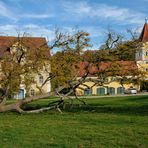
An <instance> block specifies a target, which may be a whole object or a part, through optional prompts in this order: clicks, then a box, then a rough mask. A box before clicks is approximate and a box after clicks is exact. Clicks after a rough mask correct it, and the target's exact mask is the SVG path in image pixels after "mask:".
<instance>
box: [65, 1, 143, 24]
mask: <svg viewBox="0 0 148 148" xmlns="http://www.w3.org/2000/svg"><path fill="white" fill-rule="evenodd" d="M63 8H64V10H65V12H66V14H72V15H73V16H75V18H79V19H81V18H82V17H90V18H94V19H102V20H104V19H106V20H107V19H109V20H112V21H116V22H122V23H124V24H141V23H143V19H144V18H145V14H143V13H141V12H136V11H132V10H130V9H128V8H120V7H117V6H111V5H106V4H96V5H91V4H89V3H87V2H86V1H81V2H77V3H75V2H66V1H64V2H63Z"/></svg>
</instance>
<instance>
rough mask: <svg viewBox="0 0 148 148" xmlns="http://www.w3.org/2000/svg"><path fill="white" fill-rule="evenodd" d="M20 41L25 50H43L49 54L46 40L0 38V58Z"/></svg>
mask: <svg viewBox="0 0 148 148" xmlns="http://www.w3.org/2000/svg"><path fill="white" fill-rule="evenodd" d="M18 41H20V43H21V44H22V45H24V46H25V47H26V48H27V49H38V48H45V49H46V51H47V54H49V48H48V45H47V42H46V39H45V38H43V37H19V38H18V37H13V36H0V56H2V55H3V53H5V52H6V51H7V49H9V48H10V47H11V46H12V45H13V44H15V43H16V42H18Z"/></svg>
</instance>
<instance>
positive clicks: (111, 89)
mask: <svg viewBox="0 0 148 148" xmlns="http://www.w3.org/2000/svg"><path fill="white" fill-rule="evenodd" d="M107 92H108V94H109V95H114V94H115V88H114V87H109V88H108V89H107Z"/></svg>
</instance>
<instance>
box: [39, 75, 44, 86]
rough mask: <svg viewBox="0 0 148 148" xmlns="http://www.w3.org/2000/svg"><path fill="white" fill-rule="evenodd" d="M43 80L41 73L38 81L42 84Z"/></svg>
mask: <svg viewBox="0 0 148 148" xmlns="http://www.w3.org/2000/svg"><path fill="white" fill-rule="evenodd" d="M43 81H44V79H43V76H42V75H39V83H40V84H43Z"/></svg>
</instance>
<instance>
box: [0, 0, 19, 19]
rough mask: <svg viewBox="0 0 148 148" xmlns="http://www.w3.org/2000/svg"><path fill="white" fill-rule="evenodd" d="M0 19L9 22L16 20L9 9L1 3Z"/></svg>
mask: <svg viewBox="0 0 148 148" xmlns="http://www.w3.org/2000/svg"><path fill="white" fill-rule="evenodd" d="M0 17H6V18H9V19H11V20H16V17H15V16H14V15H13V13H12V12H11V11H10V9H9V7H8V6H7V5H6V4H5V3H3V2H2V1H0Z"/></svg>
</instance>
